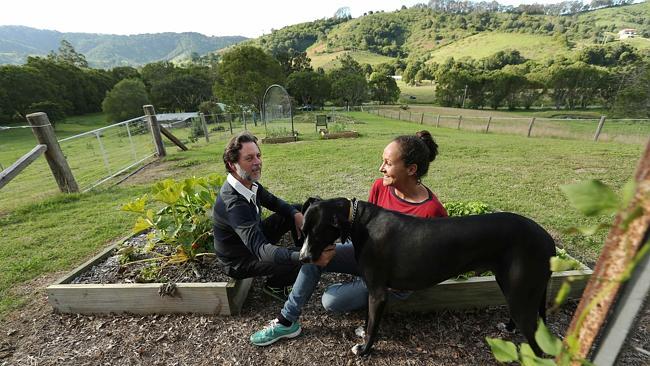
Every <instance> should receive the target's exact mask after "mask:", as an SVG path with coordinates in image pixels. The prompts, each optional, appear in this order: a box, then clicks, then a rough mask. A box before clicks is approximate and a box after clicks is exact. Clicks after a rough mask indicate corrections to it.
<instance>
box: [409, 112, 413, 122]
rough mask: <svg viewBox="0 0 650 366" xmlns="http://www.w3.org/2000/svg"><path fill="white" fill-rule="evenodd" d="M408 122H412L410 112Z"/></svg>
mask: <svg viewBox="0 0 650 366" xmlns="http://www.w3.org/2000/svg"><path fill="white" fill-rule="evenodd" d="M409 122H413V121H412V120H411V111H409Z"/></svg>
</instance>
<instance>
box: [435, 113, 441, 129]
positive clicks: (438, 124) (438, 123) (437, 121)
mask: <svg viewBox="0 0 650 366" xmlns="http://www.w3.org/2000/svg"><path fill="white" fill-rule="evenodd" d="M436 127H440V115H438V118H436Z"/></svg>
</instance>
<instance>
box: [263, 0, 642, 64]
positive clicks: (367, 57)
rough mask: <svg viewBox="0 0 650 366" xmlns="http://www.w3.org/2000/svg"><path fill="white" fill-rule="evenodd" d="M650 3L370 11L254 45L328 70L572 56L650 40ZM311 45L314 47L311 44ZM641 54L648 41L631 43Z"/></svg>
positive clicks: (274, 35) (287, 32)
mask: <svg viewBox="0 0 650 366" xmlns="http://www.w3.org/2000/svg"><path fill="white" fill-rule="evenodd" d="M647 19H650V3H648V2H645V3H641V4H634V5H626V6H619V7H614V8H605V9H599V10H594V11H587V12H583V13H578V14H574V15H565V16H551V15H541V14H540V15H531V14H526V13H521V14H519V13H505V12H470V13H467V14H456V13H445V12H440V11H433V10H432V9H430V8H428V7H426V6H414V7H412V8H410V9H402V10H399V11H395V12H378V13H368V14H366V15H364V16H361V17H358V18H356V19H329V20H325V19H321V20H317V21H315V22H311V23H301V24H298V25H294V26H289V27H285V28H282V29H280V30H277V31H274V32H272V33H271V34H269V35H265V36H263V37H260V38H258V39H256V40H253V41H251V42H253V43H254V44H257V45H259V46H261V47H264V48H266V49H268V50H270V51H272V52H273V51H274V50H277V49H278V48H285V49H286V48H293V49H295V50H299V51H306V52H307V55H308V56H309V57H310V58H311V59H312V66H314V67H323V68H324V69H329V68H331V67H332V66H333V61H334V60H335V59H336V57H337V56H340V55H342V54H343V53H344V52H348V53H349V54H350V55H351V56H352V57H353V58H355V59H356V60H357V61H359V62H360V63H369V64H371V65H374V64H377V63H381V62H387V61H390V60H394V59H396V58H402V59H412V58H418V59H422V60H424V61H427V62H429V63H430V62H443V61H444V60H445V59H446V58H448V57H452V56H453V57H454V58H456V59H458V58H462V57H466V56H469V57H473V58H475V59H478V58H482V57H486V56H489V55H492V54H494V53H495V52H498V51H502V50H505V49H517V50H519V51H520V53H521V54H522V55H523V56H524V57H526V58H529V59H533V60H538V61H542V60H547V59H550V58H553V57H556V56H558V55H564V56H566V57H568V58H570V57H571V56H572V55H573V54H575V53H576V52H577V51H579V50H580V49H582V48H583V47H585V46H589V45H593V44H602V42H603V39H606V40H607V41H609V42H618V34H617V32H618V31H619V30H620V29H622V28H635V29H637V31H638V33H639V35H641V36H644V37H650V22H648V21H647ZM310 42H311V43H310ZM625 42H629V43H630V44H632V45H634V46H635V47H637V48H639V49H648V48H650V41H648V39H647V38H646V39H643V38H637V39H633V40H626V41H625Z"/></svg>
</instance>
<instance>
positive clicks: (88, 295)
mask: <svg viewBox="0 0 650 366" xmlns="http://www.w3.org/2000/svg"><path fill="white" fill-rule="evenodd" d="M124 240H126V238H125V239H122V240H120V241H117V242H115V243H114V244H112V245H110V246H109V247H108V248H106V249H105V250H104V251H102V252H101V253H99V254H98V255H96V256H95V257H93V258H92V259H90V260H88V261H87V262H86V263H84V264H82V265H81V266H79V267H77V268H76V269H74V270H72V271H71V272H69V273H68V274H66V275H65V276H64V277H62V278H61V279H59V280H58V281H56V282H55V283H54V284H52V285H50V286H48V287H47V289H46V291H47V298H48V301H49V303H50V304H51V305H52V307H54V309H55V310H57V311H59V312H61V313H78V314H109V313H133V314H143V315H145V314H172V313H174V314H176V313H195V314H218V315H234V314H239V312H240V310H241V307H242V304H243V303H244V300H245V299H246V296H247V295H248V291H249V290H250V287H251V283H252V278H247V279H244V280H231V281H229V282H207V283H177V284H176V291H175V293H174V296H160V295H159V294H158V290H159V289H160V286H161V285H163V284H162V283H144V284H143V283H134V284H130V283H129V284H71V282H72V281H73V280H74V279H75V278H76V277H77V276H79V275H80V274H81V273H84V272H86V271H88V270H90V268H92V267H93V266H94V265H96V264H98V263H100V262H102V261H104V260H106V259H107V258H108V257H109V256H111V255H112V254H113V250H114V249H115V248H116V247H117V245H118V244H119V243H121V242H123V241H124Z"/></svg>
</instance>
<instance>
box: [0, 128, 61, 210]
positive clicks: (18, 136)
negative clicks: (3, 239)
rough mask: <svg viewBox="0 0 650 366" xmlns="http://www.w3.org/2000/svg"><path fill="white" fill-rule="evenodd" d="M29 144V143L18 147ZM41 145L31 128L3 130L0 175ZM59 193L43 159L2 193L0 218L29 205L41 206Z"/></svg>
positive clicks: (19, 176) (13, 181)
mask: <svg viewBox="0 0 650 366" xmlns="http://www.w3.org/2000/svg"><path fill="white" fill-rule="evenodd" d="M18 141H26V142H25V143H17V142H18ZM37 144H38V142H37V141H36V139H35V138H34V136H33V135H32V130H31V127H30V126H12V127H11V128H3V129H0V171H3V170H4V169H7V168H8V167H9V166H11V165H12V164H13V163H14V162H15V161H16V160H18V159H19V158H20V157H22V156H23V155H24V154H26V153H27V152H29V151H30V150H31V149H32V148H33V147H34V146H36V145H37ZM57 192H59V187H58V186H57V184H56V181H55V180H54V177H53V176H52V172H51V170H50V167H49V166H48V165H47V161H46V160H45V158H44V157H43V156H41V157H39V158H38V159H36V160H35V161H34V162H33V163H32V164H30V165H29V166H28V167H27V168H25V169H24V170H23V171H22V172H21V173H20V174H19V175H18V176H17V177H15V178H14V179H12V180H11V182H9V183H8V184H7V185H5V186H4V187H2V189H0V216H1V215H3V214H4V213H6V212H9V211H11V210H13V209H15V208H16V207H18V206H22V205H24V204H28V203H34V202H39V201H41V200H43V199H44V198H46V197H49V196H52V195H54V194H56V193H57Z"/></svg>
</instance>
